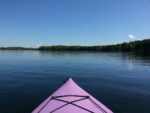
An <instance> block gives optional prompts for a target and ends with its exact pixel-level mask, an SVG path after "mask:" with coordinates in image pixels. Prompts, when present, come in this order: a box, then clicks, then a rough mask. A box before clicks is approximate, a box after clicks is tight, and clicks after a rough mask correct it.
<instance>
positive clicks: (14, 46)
mask: <svg viewBox="0 0 150 113" xmlns="http://www.w3.org/2000/svg"><path fill="white" fill-rule="evenodd" d="M149 39H150V38H147V39H142V40H140V39H139V40H138V39H137V40H131V41H128V42H120V43H114V44H103V45H102V44H97V45H73V44H47V45H40V46H36V47H30V46H0V48H3V47H4V48H9V47H22V48H35V49H36V48H39V47H41V46H60V45H62V46H109V45H117V44H123V43H130V42H135V41H143V40H149Z"/></svg>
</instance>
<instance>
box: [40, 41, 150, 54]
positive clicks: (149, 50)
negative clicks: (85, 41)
mask: <svg viewBox="0 0 150 113" xmlns="http://www.w3.org/2000/svg"><path fill="white" fill-rule="evenodd" d="M38 50H41V51H44V50H46V51H47V50H49V51H108V52H109V51H114V52H134V53H139V54H146V55H150V39H145V40H141V41H133V42H128V43H127V42H124V43H121V44H115V45H103V46H101V45H98V46H65V45H54V46H41V47H39V48H38Z"/></svg>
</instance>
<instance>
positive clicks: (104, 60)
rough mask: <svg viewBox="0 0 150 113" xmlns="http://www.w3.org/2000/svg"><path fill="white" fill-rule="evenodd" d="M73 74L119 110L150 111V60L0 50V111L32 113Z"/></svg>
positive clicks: (123, 112) (128, 112) (117, 112)
mask: <svg viewBox="0 0 150 113" xmlns="http://www.w3.org/2000/svg"><path fill="white" fill-rule="evenodd" d="M68 76H72V77H73V79H74V80H75V81H76V82H77V83H78V84H79V85H80V86H81V87H82V88H83V89H85V90H86V91H88V92H89V93H90V94H92V95H93V96H94V97H96V98H97V99H98V100H100V101H101V102H102V103H103V104H105V105H106V106H107V107H109V108H110V109H111V110H113V111H114V112H115V113H150V58H146V57H137V56H136V57H135V56H133V55H131V54H127V53H126V54H123V53H88V52H39V51H0V113H31V111H32V110H33V109H34V108H36V107H37V106H38V105H39V104H40V103H41V102H42V101H43V100H44V99H45V98H47V97H48V96H49V95H50V94H51V93H52V92H54V91H55V90H56V89H57V88H58V87H60V86H61V85H62V83H63V82H62V81H63V80H64V79H66V78H67V77H68Z"/></svg>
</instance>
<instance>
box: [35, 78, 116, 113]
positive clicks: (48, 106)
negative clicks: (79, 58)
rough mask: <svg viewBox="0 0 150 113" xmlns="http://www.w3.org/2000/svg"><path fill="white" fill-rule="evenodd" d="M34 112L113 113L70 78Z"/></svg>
mask: <svg viewBox="0 0 150 113" xmlns="http://www.w3.org/2000/svg"><path fill="white" fill-rule="evenodd" d="M32 113H113V112H112V111H111V110H109V109H108V108H107V107H106V106H105V105H103V104H102V103H101V102H99V101H98V100H97V99H95V98H94V97H93V96H91V95H90V94H88V93H87V92H86V91H84V90H83V89H82V88H80V87H79V86H78V85H77V84H76V83H75V82H74V81H73V80H72V79H71V78H69V79H68V80H67V81H66V82H65V83H64V84H63V85H62V86H61V87H60V88H59V89H58V90H57V91H56V92H54V93H53V94H52V95H51V96H50V97H48V98H47V99H46V100H45V101H44V102H43V103H42V104H40V105H39V106H38V107H37V108H36V109H35V110H34V111H33V112H32Z"/></svg>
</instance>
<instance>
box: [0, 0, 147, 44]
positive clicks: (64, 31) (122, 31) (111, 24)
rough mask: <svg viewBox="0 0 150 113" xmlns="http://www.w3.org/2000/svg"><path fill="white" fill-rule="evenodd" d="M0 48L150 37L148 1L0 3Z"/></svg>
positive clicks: (16, 0)
mask: <svg viewBox="0 0 150 113" xmlns="http://www.w3.org/2000/svg"><path fill="white" fill-rule="evenodd" d="M0 15H1V17H0V47H16V46H23V47H39V46H41V45H89V46H90V45H108V44H117V43H122V42H129V41H134V40H143V39H149V38H150V32H149V31H150V1H149V0H125V1H120V0H115V1H107V0H94V1H92V0H74V1H73V0H43V1H41V0H30V1H28V0H1V1H0Z"/></svg>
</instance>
